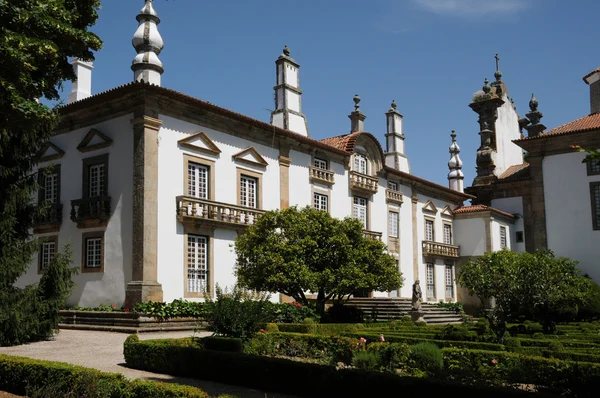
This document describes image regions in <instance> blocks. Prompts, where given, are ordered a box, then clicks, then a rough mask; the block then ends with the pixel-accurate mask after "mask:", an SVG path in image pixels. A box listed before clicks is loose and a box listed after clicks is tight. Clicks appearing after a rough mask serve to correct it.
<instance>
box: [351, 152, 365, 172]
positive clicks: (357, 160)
mask: <svg viewBox="0 0 600 398" xmlns="http://www.w3.org/2000/svg"><path fill="white" fill-rule="evenodd" d="M354 171H356V172H357V173H361V174H367V157H366V156H365V155H361V154H360V153H355V154H354Z"/></svg>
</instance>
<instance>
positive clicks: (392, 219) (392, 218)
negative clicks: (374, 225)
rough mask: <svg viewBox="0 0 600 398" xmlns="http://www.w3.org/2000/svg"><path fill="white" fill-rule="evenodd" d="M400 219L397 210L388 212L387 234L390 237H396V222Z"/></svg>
mask: <svg viewBox="0 0 600 398" xmlns="http://www.w3.org/2000/svg"><path fill="white" fill-rule="evenodd" d="M399 221H400V215H399V214H398V212H397V211H390V212H388V234H389V236H391V237H392V238H397V237H398V224H399Z"/></svg>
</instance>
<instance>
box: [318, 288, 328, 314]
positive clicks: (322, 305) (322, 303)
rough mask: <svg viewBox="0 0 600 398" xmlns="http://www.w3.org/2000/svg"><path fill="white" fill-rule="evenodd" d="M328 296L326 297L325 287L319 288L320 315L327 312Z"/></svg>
mask: <svg viewBox="0 0 600 398" xmlns="http://www.w3.org/2000/svg"><path fill="white" fill-rule="evenodd" d="M326 299H327V298H326V297H325V290H324V289H319V293H318V294H317V303H316V304H317V308H316V310H317V314H319V315H323V314H325V301H326Z"/></svg>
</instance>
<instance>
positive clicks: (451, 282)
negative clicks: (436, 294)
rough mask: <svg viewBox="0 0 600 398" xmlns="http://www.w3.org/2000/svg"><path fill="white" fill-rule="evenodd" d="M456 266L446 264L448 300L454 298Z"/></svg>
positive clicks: (445, 277) (445, 276) (445, 278)
mask: <svg viewBox="0 0 600 398" xmlns="http://www.w3.org/2000/svg"><path fill="white" fill-rule="evenodd" d="M453 268H454V266H453V265H452V264H446V271H445V275H444V280H445V281H446V298H447V299H450V298H454V276H453V275H454V272H453V271H454V270H453Z"/></svg>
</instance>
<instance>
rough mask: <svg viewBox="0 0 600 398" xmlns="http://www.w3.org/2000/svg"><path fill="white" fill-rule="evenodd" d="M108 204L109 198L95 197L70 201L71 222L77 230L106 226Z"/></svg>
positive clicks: (108, 216)
mask: <svg viewBox="0 0 600 398" xmlns="http://www.w3.org/2000/svg"><path fill="white" fill-rule="evenodd" d="M110 203H111V197H110V196H95V197H92V198H83V199H76V200H72V201H71V220H72V221H73V222H76V223H77V228H91V227H97V226H103V225H106V223H107V222H108V219H109V218H110V212H111V208H110Z"/></svg>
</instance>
